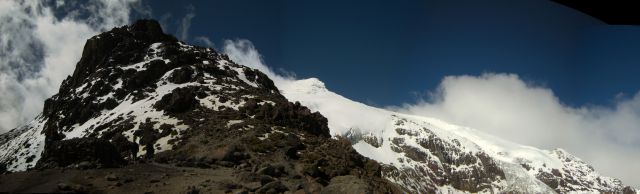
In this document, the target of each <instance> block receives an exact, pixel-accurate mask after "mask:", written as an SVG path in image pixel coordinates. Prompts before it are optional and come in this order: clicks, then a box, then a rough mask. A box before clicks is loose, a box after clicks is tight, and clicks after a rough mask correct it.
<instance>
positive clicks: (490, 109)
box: [223, 40, 640, 187]
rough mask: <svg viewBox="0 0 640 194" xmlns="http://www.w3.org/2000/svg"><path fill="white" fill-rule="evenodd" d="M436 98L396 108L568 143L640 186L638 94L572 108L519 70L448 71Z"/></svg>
mask: <svg viewBox="0 0 640 194" xmlns="http://www.w3.org/2000/svg"><path fill="white" fill-rule="evenodd" d="M223 52H224V53H225V54H227V55H229V57H230V58H231V59H232V60H233V61H235V62H237V63H238V64H242V65H246V66H249V67H252V68H255V69H258V70H260V71H262V72H263V73H265V74H267V75H268V76H269V77H270V78H272V79H273V80H274V83H276V86H278V87H280V86H283V85H284V84H287V83H290V82H291V81H295V77H291V76H283V75H280V74H278V73H275V72H274V71H273V70H272V69H271V68H269V67H268V66H267V65H265V64H264V62H263V60H262V57H261V55H260V53H259V52H258V51H257V50H256V49H255V47H254V46H253V44H251V42H250V41H248V40H227V41H225V44H224V47H223ZM429 94H430V95H429V96H430V98H428V99H423V100H420V101H419V102H416V103H407V104H403V105H402V106H397V107H387V109H390V110H392V111H397V112H403V113H408V114H414V115H422V116H427V117H434V118H438V119H441V120H444V121H447V122H450V123H453V124H457V125H462V126H468V127H472V128H476V129H479V130H483V131H485V132H487V133H489V134H493V135H495V136H498V137H501V138H503V139H506V140H510V141H513V142H517V143H520V144H524V145H530V146H535V147H538V148H542V149H555V148H562V149H565V150H567V151H569V152H570V153H572V154H574V155H576V156H578V157H580V158H582V159H583V160H585V161H586V162H587V163H589V164H591V165H593V166H594V167H595V168H596V170H597V171H598V172H600V173H602V174H603V175H605V176H612V177H616V178H619V179H621V180H622V181H623V182H624V183H625V184H627V185H634V186H636V187H639V186H640V177H639V176H638V173H640V163H639V162H638V159H640V148H639V147H640V93H639V94H636V95H635V96H634V97H633V98H630V99H618V101H617V102H616V105H615V106H613V107H597V106H592V107H577V108H576V107H570V106H566V105H564V104H562V103H561V101H560V100H559V99H558V97H556V96H555V94H554V93H553V91H551V90H550V89H548V88H545V87H542V86H536V85H534V84H531V83H527V82H525V81H523V80H522V79H520V78H519V77H518V76H517V75H515V74H492V73H488V74H483V75H480V76H466V75H465V76H448V77H445V78H444V79H443V80H442V82H441V84H440V87H439V88H438V89H436V90H435V91H432V92H430V93H429Z"/></svg>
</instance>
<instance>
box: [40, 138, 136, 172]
mask: <svg viewBox="0 0 640 194" xmlns="http://www.w3.org/2000/svg"><path fill="white" fill-rule="evenodd" d="M82 162H86V163H88V165H91V166H95V167H118V166H121V165H123V164H125V163H126V162H125V160H124V159H122V157H121V156H120V153H119V152H118V150H117V149H116V147H115V146H114V145H113V144H111V143H110V142H109V141H106V140H102V139H97V138H90V137H88V138H74V139H70V140H62V141H56V142H54V143H52V144H51V145H49V147H48V149H47V150H45V152H44V153H43V154H42V159H41V160H40V161H38V164H37V165H36V168H41V169H42V168H55V167H67V166H71V165H80V164H81V163H82Z"/></svg>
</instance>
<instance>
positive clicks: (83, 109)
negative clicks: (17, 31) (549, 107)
mask: <svg viewBox="0 0 640 194" xmlns="http://www.w3.org/2000/svg"><path fill="white" fill-rule="evenodd" d="M290 101H294V102H295V103H292V102H290ZM307 107H308V108H307ZM315 111H317V112H315ZM321 114H322V115H321ZM325 117H326V118H325ZM0 171H1V172H4V173H5V174H4V175H1V176H0V192H90V193H229V192H238V193H250V192H255V193H469V192H470V193H510V192H514V193H556V192H557V193H570V192H575V193H585V192H587V193H635V192H636V191H635V190H634V189H632V188H630V187H625V186H624V185H623V184H622V183H621V182H620V181H619V180H617V179H614V178H609V177H604V176H601V175H599V174H598V173H597V172H596V171H595V170H594V169H593V168H592V167H590V166H589V165H588V164H586V163H585V162H583V161H581V160H580V159H578V158H576V157H574V156H572V155H570V154H569V153H567V152H565V151H563V150H560V149H557V150H552V151H547V150H539V149H536V148H532V147H528V146H522V145H518V144H514V143H511V142H508V141H504V140H501V139H498V138H495V137H493V136H490V135H487V134H484V133H482V132H480V131H477V130H474V129H469V128H465V127H460V126H455V125H451V124H447V123H445V122H442V121H439V120H437V119H432V118H425V117H418V116H412V115H405V114H400V113H395V112H391V111H388V110H384V109H378V108H374V107H369V106H366V105H364V104H361V103H357V102H353V101H351V100H348V99H346V98H343V97H342V96H339V95H337V94H335V93H333V92H331V91H329V90H328V89H327V88H326V87H324V84H323V83H322V82H321V81H320V80H317V79H314V78H311V79H305V80H288V81H286V82H283V83H279V85H278V86H277V87H276V86H275V85H274V83H273V82H272V80H271V79H269V77H267V76H266V75H265V74H263V73H261V72H259V71H257V70H255V69H251V68H248V67H245V66H242V65H239V64H236V63H234V62H233V61H231V60H230V59H229V58H228V57H227V56H226V55H223V54H220V53H217V52H216V51H214V50H212V49H208V48H201V47H196V46H190V45H185V44H183V43H182V42H179V41H178V40H176V38H174V37H173V36H170V35H166V34H164V33H163V32H162V29H161V28H160V26H159V25H158V23H157V22H155V21H150V20H142V21H138V22H136V23H135V24H133V25H131V26H124V27H121V28H114V29H113V30H111V31H109V32H105V33H102V34H100V35H97V36H95V37H93V38H91V39H89V40H88V41H87V43H86V45H85V48H84V51H83V54H82V58H81V59H80V61H79V62H78V64H77V66H76V69H75V71H74V73H73V75H72V76H70V77H68V78H67V79H66V80H65V81H64V82H63V83H62V86H61V88H60V90H59V93H58V94H56V95H55V96H53V97H51V98H50V99H48V100H47V101H46V102H45V107H44V109H43V112H42V114H41V115H39V116H38V117H37V118H36V119H34V120H33V121H32V122H30V123H28V124H26V125H25V126H22V127H19V128H16V129H14V130H12V131H10V132H8V133H5V134H2V135H0Z"/></svg>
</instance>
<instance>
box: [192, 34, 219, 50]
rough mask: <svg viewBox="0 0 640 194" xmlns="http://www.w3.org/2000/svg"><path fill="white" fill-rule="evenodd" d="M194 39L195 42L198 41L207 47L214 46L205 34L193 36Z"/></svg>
mask: <svg viewBox="0 0 640 194" xmlns="http://www.w3.org/2000/svg"><path fill="white" fill-rule="evenodd" d="M195 41H196V42H197V43H200V44H201V45H203V46H206V47H209V48H214V46H215V45H214V44H213V41H211V40H210V39H209V38H208V37H206V36H198V37H195Z"/></svg>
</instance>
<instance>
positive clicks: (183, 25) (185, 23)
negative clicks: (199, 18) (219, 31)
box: [178, 5, 196, 41]
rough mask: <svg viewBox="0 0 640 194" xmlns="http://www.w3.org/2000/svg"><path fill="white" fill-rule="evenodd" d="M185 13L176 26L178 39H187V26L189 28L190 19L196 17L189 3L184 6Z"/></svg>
mask: <svg viewBox="0 0 640 194" xmlns="http://www.w3.org/2000/svg"><path fill="white" fill-rule="evenodd" d="M186 9H187V14H185V16H184V17H183V18H182V21H181V22H180V26H179V27H178V37H180V40H182V41H187V39H188V38H189V28H191V20H192V19H193V18H194V17H196V13H195V7H193V5H189V6H187V7H186Z"/></svg>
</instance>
